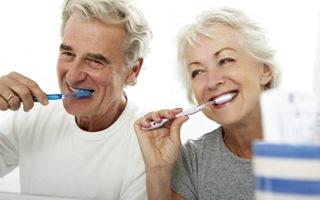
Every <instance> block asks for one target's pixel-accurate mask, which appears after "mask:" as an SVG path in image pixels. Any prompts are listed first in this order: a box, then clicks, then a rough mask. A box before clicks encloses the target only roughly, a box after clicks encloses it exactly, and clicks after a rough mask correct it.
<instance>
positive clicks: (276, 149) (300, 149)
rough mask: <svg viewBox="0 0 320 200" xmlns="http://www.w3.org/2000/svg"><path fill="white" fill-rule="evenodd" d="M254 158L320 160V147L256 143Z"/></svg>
mask: <svg viewBox="0 0 320 200" xmlns="http://www.w3.org/2000/svg"><path fill="white" fill-rule="evenodd" d="M254 156H261V157H279V158H298V159H299V158H301V159H320V145H292V144H290V145H289V144H271V143H263V142H255V143H254Z"/></svg>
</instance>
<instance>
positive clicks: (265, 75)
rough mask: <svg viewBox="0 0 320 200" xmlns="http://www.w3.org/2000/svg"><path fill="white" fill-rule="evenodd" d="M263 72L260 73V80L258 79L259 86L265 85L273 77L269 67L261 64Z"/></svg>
mask: <svg viewBox="0 0 320 200" xmlns="http://www.w3.org/2000/svg"><path fill="white" fill-rule="evenodd" d="M262 67H263V72H262V75H261V78H260V84H261V85H267V84H268V83H269V82H270V81H271V79H272V77H273V73H272V69H271V67H270V66H269V65H267V64H263V66H262Z"/></svg>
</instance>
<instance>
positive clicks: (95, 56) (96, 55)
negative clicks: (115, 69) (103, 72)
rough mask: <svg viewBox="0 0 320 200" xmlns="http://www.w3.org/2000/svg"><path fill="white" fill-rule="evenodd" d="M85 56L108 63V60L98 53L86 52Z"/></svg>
mask: <svg viewBox="0 0 320 200" xmlns="http://www.w3.org/2000/svg"><path fill="white" fill-rule="evenodd" d="M87 56H88V57H90V58H93V59H96V60H99V61H101V62H103V63H105V64H109V63H110V61H109V60H108V59H107V58H106V57H104V56H103V55H102V54H100V53H87Z"/></svg>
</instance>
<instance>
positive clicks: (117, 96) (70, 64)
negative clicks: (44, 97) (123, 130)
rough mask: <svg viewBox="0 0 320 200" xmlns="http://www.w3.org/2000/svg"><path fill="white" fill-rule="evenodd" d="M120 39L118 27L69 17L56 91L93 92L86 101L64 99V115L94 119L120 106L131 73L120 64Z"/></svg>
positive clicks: (121, 28) (121, 30) (122, 54)
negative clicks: (77, 90)
mask: <svg viewBox="0 0 320 200" xmlns="http://www.w3.org/2000/svg"><path fill="white" fill-rule="evenodd" d="M124 39H125V30H124V27H123V26H121V25H115V24H105V23H102V22H99V21H96V20H90V21H88V20H86V19H83V18H80V17H77V16H71V17H70V19H69V20H68V22H67V24H66V27H65V31H64V36H63V38H62V43H61V45H60V54H59V58H58V63H57V74H58V81H59V86H60V90H61V92H62V93H69V92H72V91H74V90H76V89H87V90H92V91H93V93H92V96H91V97H89V98H84V99H76V98H66V99H64V100H63V103H64V107H65V109H66V110H67V112H68V113H70V114H72V115H75V116H77V117H84V118H86V117H89V118H92V117H93V118H96V117H101V116H103V115H105V114H106V113H110V112H112V111H113V109H114V108H115V107H117V106H119V105H121V104H123V88H124V86H125V85H126V84H128V83H130V81H131V79H130V78H129V77H130V76H131V70H129V69H127V68H126V66H125V62H124V59H125V54H124V50H123V45H124Z"/></svg>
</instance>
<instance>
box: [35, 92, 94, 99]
mask: <svg viewBox="0 0 320 200" xmlns="http://www.w3.org/2000/svg"><path fill="white" fill-rule="evenodd" d="M91 93H92V91H90V90H76V91H75V92H71V93H67V94H47V97H48V100H59V99H64V98H66V97H75V98H77V99H82V98H87V97H90V96H91ZM33 100H34V101H38V99H37V98H36V97H33Z"/></svg>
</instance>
